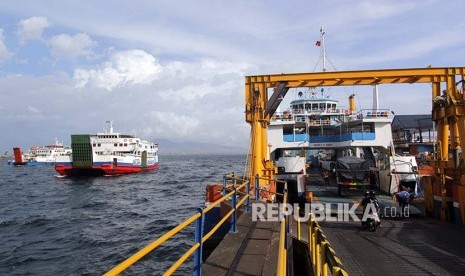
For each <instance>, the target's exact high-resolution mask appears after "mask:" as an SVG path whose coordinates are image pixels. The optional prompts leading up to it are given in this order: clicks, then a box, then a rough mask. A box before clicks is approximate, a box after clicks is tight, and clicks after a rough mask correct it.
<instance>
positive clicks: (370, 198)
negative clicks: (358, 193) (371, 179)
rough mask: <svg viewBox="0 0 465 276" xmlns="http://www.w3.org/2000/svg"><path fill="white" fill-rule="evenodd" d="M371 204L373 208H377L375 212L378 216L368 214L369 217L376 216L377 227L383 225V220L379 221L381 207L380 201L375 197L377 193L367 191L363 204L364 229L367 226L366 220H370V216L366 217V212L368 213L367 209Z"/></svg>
mask: <svg viewBox="0 0 465 276" xmlns="http://www.w3.org/2000/svg"><path fill="white" fill-rule="evenodd" d="M369 204H373V207H374V208H375V210H374V211H376V213H377V214H376V216H374V214H373V213H371V214H368V215H371V216H374V217H373V218H374V219H375V221H376V224H377V226H379V225H381V220H380V219H379V209H380V207H379V203H378V199H377V198H376V195H375V191H373V190H371V191H368V190H367V191H365V194H364V197H363V199H362V202H361V205H362V206H363V214H362V227H365V226H366V219H367V218H368V216H366V215H365V212H366V211H367V207H368V205H369ZM371 210H372V209H371Z"/></svg>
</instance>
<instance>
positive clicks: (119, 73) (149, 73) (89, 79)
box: [74, 50, 161, 91]
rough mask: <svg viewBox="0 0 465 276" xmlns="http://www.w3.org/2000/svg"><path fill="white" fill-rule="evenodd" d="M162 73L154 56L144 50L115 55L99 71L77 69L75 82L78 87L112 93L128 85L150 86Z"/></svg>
mask: <svg viewBox="0 0 465 276" xmlns="http://www.w3.org/2000/svg"><path fill="white" fill-rule="evenodd" d="M160 72H161V66H160V64H158V62H157V60H156V59H155V57H154V56H152V55H150V54H148V53H147V52H145V51H142V50H129V51H122V52H116V53H114V54H113V55H112V56H111V57H110V60H109V61H108V62H105V63H104V64H102V65H101V66H100V68H98V69H90V70H85V69H76V70H75V71H74V80H75V82H76V86H77V87H84V86H86V85H93V86H96V87H99V88H105V89H107V90H109V91H111V90H112V89H114V88H116V87H118V86H123V85H125V84H128V83H132V84H150V83H152V81H154V80H155V79H157V78H158V76H159V74H160Z"/></svg>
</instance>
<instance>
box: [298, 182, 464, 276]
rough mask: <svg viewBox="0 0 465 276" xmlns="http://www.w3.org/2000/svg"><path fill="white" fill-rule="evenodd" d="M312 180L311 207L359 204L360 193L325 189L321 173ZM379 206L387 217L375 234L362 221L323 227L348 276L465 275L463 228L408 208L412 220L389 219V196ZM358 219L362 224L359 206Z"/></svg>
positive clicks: (326, 223)
mask: <svg viewBox="0 0 465 276" xmlns="http://www.w3.org/2000/svg"><path fill="white" fill-rule="evenodd" d="M310 180H311V181H310V182H309V185H308V186H307V189H308V190H310V191H312V193H313V195H314V197H313V202H317V203H323V204H326V203H331V204H337V203H349V204H355V203H359V202H360V200H361V199H362V198H363V190H360V189H358V190H353V191H349V192H348V193H347V194H345V195H343V196H338V195H337V188H336V184H335V182H334V181H331V183H330V185H329V186H328V187H327V186H325V185H324V184H323V181H322V179H321V177H320V176H319V174H318V173H311V174H310ZM312 180H313V181H312ZM378 200H379V202H380V206H381V215H382V216H384V214H387V216H384V217H382V218H381V227H379V228H377V230H376V232H370V231H368V230H365V229H362V227H361V223H360V222H359V221H353V220H352V221H347V222H343V221H332V222H330V221H327V220H326V221H321V222H319V224H320V226H321V227H322V229H323V231H324V233H325V235H326V236H327V238H328V240H329V241H330V243H331V245H332V247H333V248H334V250H335V251H336V252H337V255H338V256H339V257H340V258H341V260H342V261H343V263H344V266H345V268H346V269H347V272H348V273H349V274H350V275H465V229H464V228H462V227H460V226H458V225H453V224H447V223H444V222H441V221H438V220H434V219H432V218H428V217H426V216H424V212H423V211H422V209H423V208H422V206H421V205H415V204H413V205H410V206H409V207H410V214H409V215H410V217H408V218H399V217H397V216H390V215H389V213H390V210H391V208H393V207H397V203H396V202H395V201H393V200H392V198H391V197H390V196H386V195H378ZM337 212H338V210H337V209H335V210H334V211H332V215H334V217H336V216H337ZM355 214H356V215H357V216H358V217H359V218H361V216H362V209H361V207H360V206H359V208H358V209H357V210H356V211H355ZM295 229H296V227H295V226H294V227H292V231H293V232H295V231H296V230H295ZM301 229H303V230H305V229H306V227H301ZM301 235H302V237H304V238H305V237H306V234H305V233H302V234H301Z"/></svg>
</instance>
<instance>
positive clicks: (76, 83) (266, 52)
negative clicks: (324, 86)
mask: <svg viewBox="0 0 465 276" xmlns="http://www.w3.org/2000/svg"><path fill="white" fill-rule="evenodd" d="M464 9H465V2H464V1H463V0H449V1H439V0H405V1H394V0H392V1H387V0H357V1H353V0H346V1H340V0H339V1H336V0H321V1H308V0H307V1H275V0H271V1H257V0H248V1H243V0H237V1H219V0H217V1H212V0H204V1H186V0H182V1H180V0H173V1H157V0H139V1H121V0H112V1H108V0H100V1H90V0H79V1H77V0H67V1H56V0H54V1H52V0H44V1H33V0H31V1H23V0H16V1H0V151H2V152H3V151H5V150H9V151H11V148H12V147H13V146H21V147H23V148H29V147H30V146H32V145H44V144H51V143H53V142H54V140H55V137H57V138H58V139H59V140H61V141H63V142H64V143H65V144H68V145H69V143H70V135H71V134H82V133H89V134H92V133H96V132H100V131H102V130H103V126H104V122H105V121H106V120H112V121H113V122H114V123H113V124H114V128H115V131H120V132H128V133H133V134H138V135H140V136H142V137H143V138H146V139H150V140H153V141H157V140H163V139H164V140H170V141H175V142H177V143H191V142H202V143H213V144H217V145H222V146H234V147H243V148H247V147H248V141H249V133H250V127H249V125H248V124H246V123H245V115H244V110H245V107H244V80H245V78H244V77H245V76H247V75H262V74H263V75H265V74H276V73H301V72H313V71H315V70H320V69H321V68H319V66H321V63H319V59H320V50H321V47H318V46H316V45H315V42H316V41H317V40H318V39H319V30H320V27H321V26H324V27H325V30H326V35H325V42H326V50H327V55H328V69H329V70H338V71H341V70H364V69H385V68H413V67H426V66H430V65H431V66H433V67H449V66H465V47H464V45H465V35H464V30H465V17H464V16H463V10H464ZM328 91H329V93H330V94H331V96H332V97H335V98H338V99H339V101H340V103H341V105H345V106H347V97H348V95H349V94H352V93H354V94H355V95H356V99H357V107H358V108H367V109H368V108H371V102H372V96H371V91H372V88H371V87H368V86H367V87H347V88H345V89H343V90H341V91H338V90H336V89H331V90H328ZM379 91H380V92H379V98H380V108H388V109H391V110H393V111H395V113H396V114H428V113H430V112H431V88H430V87H429V85H428V84H415V85H391V86H383V85H381V86H380V87H379ZM290 92H293V91H290ZM294 94H295V93H288V95H287V96H286V99H285V101H284V104H288V103H289V102H290V101H291V100H292V99H293V98H295V95H294ZM280 109H286V106H283V105H281V107H280ZM161 150H162V149H161Z"/></svg>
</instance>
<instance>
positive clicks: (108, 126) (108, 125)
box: [105, 121, 113, 133]
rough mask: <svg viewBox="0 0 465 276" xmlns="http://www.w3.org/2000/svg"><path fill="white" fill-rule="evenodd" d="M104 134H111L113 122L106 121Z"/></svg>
mask: <svg viewBox="0 0 465 276" xmlns="http://www.w3.org/2000/svg"><path fill="white" fill-rule="evenodd" d="M105 132H106V133H113V122H112V121H106V122H105Z"/></svg>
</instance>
